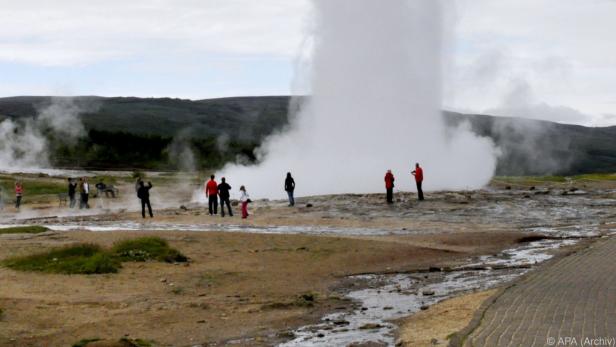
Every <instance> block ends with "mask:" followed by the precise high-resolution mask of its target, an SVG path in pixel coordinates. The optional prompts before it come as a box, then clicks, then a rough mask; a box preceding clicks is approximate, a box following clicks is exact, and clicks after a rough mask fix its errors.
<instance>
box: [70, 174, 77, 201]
mask: <svg viewBox="0 0 616 347" xmlns="http://www.w3.org/2000/svg"><path fill="white" fill-rule="evenodd" d="M76 192H77V183H75V180H73V179H72V178H69V179H68V199H69V205H68V206H69V208H73V207H75V193H76Z"/></svg>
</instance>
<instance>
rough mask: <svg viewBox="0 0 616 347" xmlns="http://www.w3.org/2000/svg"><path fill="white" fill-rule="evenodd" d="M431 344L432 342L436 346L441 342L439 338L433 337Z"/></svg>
mask: <svg viewBox="0 0 616 347" xmlns="http://www.w3.org/2000/svg"><path fill="white" fill-rule="evenodd" d="M430 344H431V345H432V346H436V345H438V344H439V342H438V340H437V339H435V338H433V339H432V340H430Z"/></svg>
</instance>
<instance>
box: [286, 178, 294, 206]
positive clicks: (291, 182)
mask: <svg viewBox="0 0 616 347" xmlns="http://www.w3.org/2000/svg"><path fill="white" fill-rule="evenodd" d="M284 190H286V192H287V195H289V206H295V198H294V197H293V191H294V190H295V180H294V179H293V177H291V173H290V172H287V178H286V179H285V180H284Z"/></svg>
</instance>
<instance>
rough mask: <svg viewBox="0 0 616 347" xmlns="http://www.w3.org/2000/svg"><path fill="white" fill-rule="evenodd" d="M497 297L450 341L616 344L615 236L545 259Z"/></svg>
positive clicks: (472, 343) (526, 346)
mask: <svg viewBox="0 0 616 347" xmlns="http://www.w3.org/2000/svg"><path fill="white" fill-rule="evenodd" d="M493 300H494V301H492V302H489V303H486V305H485V307H484V309H483V310H482V311H481V312H478V313H477V317H476V320H475V326H474V327H473V326H472V325H471V326H470V327H469V328H468V330H467V335H466V336H465V338H464V339H460V340H458V342H457V343H454V342H453V341H452V345H458V344H461V345H463V346H465V347H470V346H486V347H494V346H523V347H529V346H616V236H612V237H610V238H606V239H601V240H599V241H597V242H596V243H594V244H592V245H591V246H590V247H589V248H587V249H584V250H581V251H579V252H577V253H574V254H572V255H569V256H567V257H564V258H562V259H559V260H555V261H554V262H551V263H548V264H546V265H545V266H543V267H542V268H540V269H538V270H536V271H534V272H532V273H530V274H528V275H527V276H525V277H524V278H522V279H521V280H520V281H519V282H517V283H515V284H513V285H512V286H510V287H509V288H507V289H505V290H504V291H503V292H502V294H500V295H499V296H497V297H496V298H494V299H493ZM455 340H456V339H454V341H455Z"/></svg>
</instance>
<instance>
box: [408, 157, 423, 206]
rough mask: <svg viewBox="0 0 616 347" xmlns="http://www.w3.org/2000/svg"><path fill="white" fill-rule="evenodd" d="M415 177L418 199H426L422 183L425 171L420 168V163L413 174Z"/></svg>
mask: <svg viewBox="0 0 616 347" xmlns="http://www.w3.org/2000/svg"><path fill="white" fill-rule="evenodd" d="M411 173H412V174H413V176H415V183H416V184H417V197H418V198H419V200H423V199H424V195H423V190H421V183H422V182H423V169H422V168H421V167H420V166H419V163H415V170H413V171H412V172H411Z"/></svg>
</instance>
